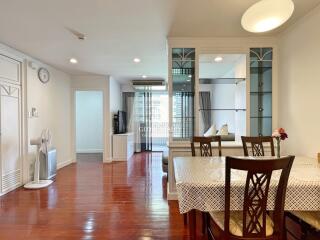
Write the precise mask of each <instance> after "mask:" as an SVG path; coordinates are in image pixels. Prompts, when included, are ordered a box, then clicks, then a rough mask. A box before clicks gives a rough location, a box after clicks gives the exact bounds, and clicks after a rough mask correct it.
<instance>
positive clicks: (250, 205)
mask: <svg viewBox="0 0 320 240" xmlns="http://www.w3.org/2000/svg"><path fill="white" fill-rule="evenodd" d="M293 160H294V156H288V157H283V158H273V159H258V158H257V159H248V158H245V157H242V158H234V157H226V175H225V181H226V188H225V221H224V225H225V226H224V229H225V232H226V234H229V221H230V220H229V219H230V189H231V186H230V181H231V180H230V179H231V169H236V170H243V171H247V179H246V185H245V191H244V203H243V238H246V239H257V238H265V237H266V216H267V202H268V191H269V185H270V180H271V175H272V172H273V171H276V170H282V171H281V175H280V178H279V179H278V181H279V182H278V184H277V185H276V186H278V187H277V193H276V198H275V203H274V204H275V205H274V215H273V223H274V232H273V236H277V237H281V236H282V234H283V229H284V225H283V223H284V204H285V195H286V189H287V183H288V178H289V174H290V170H291V166H292V163H293ZM277 239H278V238H277Z"/></svg>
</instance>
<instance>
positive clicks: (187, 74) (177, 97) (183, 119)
mask: <svg viewBox="0 0 320 240" xmlns="http://www.w3.org/2000/svg"><path fill="white" fill-rule="evenodd" d="M194 73H195V49H194V48H173V49H172V104H173V106H172V127H173V135H172V137H173V140H175V141H186V140H190V138H191V137H192V136H193V134H194V79H195V77H194Z"/></svg>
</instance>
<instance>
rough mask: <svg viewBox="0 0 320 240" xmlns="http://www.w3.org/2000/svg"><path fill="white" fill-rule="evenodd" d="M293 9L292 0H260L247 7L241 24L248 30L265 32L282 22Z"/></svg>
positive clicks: (289, 15) (288, 16)
mask: <svg viewBox="0 0 320 240" xmlns="http://www.w3.org/2000/svg"><path fill="white" fill-rule="evenodd" d="M293 11H294V3H293V2H292V0H281V1H280V0H262V1H259V2H257V3H256V4H254V5H252V6H251V7H250V8H248V9H247V11H246V12H245V13H244V14H243V16H242V19H241V25H242V27H243V28H244V29H245V30H247V31H249V32H255V33H258V32H267V31H270V30H273V29H275V28H277V27H279V26H281V25H282V24H284V23H285V22H286V21H287V20H288V19H289V18H290V17H291V15H292V13H293Z"/></svg>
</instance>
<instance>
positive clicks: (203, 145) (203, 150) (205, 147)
mask: <svg viewBox="0 0 320 240" xmlns="http://www.w3.org/2000/svg"><path fill="white" fill-rule="evenodd" d="M212 142H217V143H218V150H219V157H221V156H222V147H221V136H212V137H193V139H192V141H191V153H192V156H194V157H195V156H196V150H195V143H200V155H201V157H211V156H212V146H211V143H212Z"/></svg>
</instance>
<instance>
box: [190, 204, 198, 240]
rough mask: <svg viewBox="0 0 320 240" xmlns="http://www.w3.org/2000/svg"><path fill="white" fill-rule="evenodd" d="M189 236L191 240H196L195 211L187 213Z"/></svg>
mask: <svg viewBox="0 0 320 240" xmlns="http://www.w3.org/2000/svg"><path fill="white" fill-rule="evenodd" d="M188 220H189V234H190V238H191V239H192V240H196V210H195V209H192V210H191V211H190V212H188Z"/></svg>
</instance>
